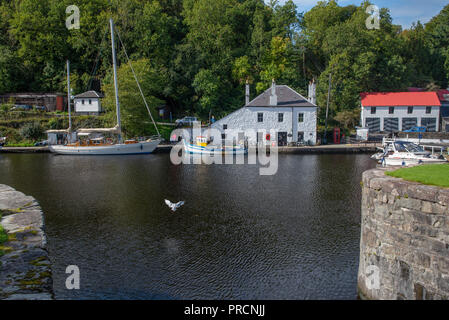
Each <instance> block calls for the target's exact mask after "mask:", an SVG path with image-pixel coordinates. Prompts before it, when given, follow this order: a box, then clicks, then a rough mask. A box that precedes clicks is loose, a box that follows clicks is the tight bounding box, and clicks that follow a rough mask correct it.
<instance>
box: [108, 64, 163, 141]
mask: <svg viewBox="0 0 449 320" xmlns="http://www.w3.org/2000/svg"><path fill="white" fill-rule="evenodd" d="M131 63H132V65H133V69H134V71H135V73H136V75H137V79H138V80H139V83H140V86H141V88H142V91H143V94H144V96H145V98H146V100H147V103H148V105H149V107H150V110H151V113H152V115H153V117H155V116H156V114H157V112H156V107H157V106H160V105H163V103H164V102H163V101H162V100H160V99H158V98H156V95H157V93H158V92H161V91H163V88H164V86H165V85H166V83H167V78H166V77H165V74H164V70H161V69H156V68H153V67H151V64H150V63H149V60H148V59H139V60H137V61H132V62H131ZM117 76H118V87H119V98H120V109H121V112H120V115H121V121H122V124H123V132H124V133H125V135H126V136H128V137H136V136H144V135H151V134H154V129H153V128H154V126H153V124H152V122H151V120H150V116H149V115H148V111H147V109H146V107H145V104H144V102H143V99H142V97H141V95H140V93H139V88H138V86H137V83H136V81H135V79H134V76H133V73H132V71H131V67H130V66H129V65H128V64H124V65H122V66H121V67H120V68H119V69H118V72H117ZM103 91H104V92H105V98H104V99H103V105H104V106H105V109H106V110H107V111H108V114H109V116H110V118H111V120H110V121H111V123H114V121H115V120H114V119H115V116H116V112H115V109H116V107H115V89H114V83H113V77H112V74H111V73H109V74H108V76H107V77H106V79H105V81H104V85H103Z"/></svg>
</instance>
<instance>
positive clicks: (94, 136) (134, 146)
mask: <svg viewBox="0 0 449 320" xmlns="http://www.w3.org/2000/svg"><path fill="white" fill-rule="evenodd" d="M109 24H110V28H111V46H112V60H113V61H112V62H113V63H112V64H113V70H114V87H115V104H116V114H117V125H116V126H115V127H114V128H97V129H79V130H78V131H77V132H76V135H77V141H76V142H75V143H70V142H71V141H69V142H68V143H67V144H65V145H50V146H49V149H50V151H51V152H53V153H57V154H62V155H129V154H148V153H152V152H153V151H154V150H155V149H156V148H157V146H158V145H159V143H160V142H161V141H162V139H161V138H160V135H159V136H158V137H156V138H153V139H151V138H150V139H148V140H145V141H137V140H127V141H123V138H122V128H121V120H120V103H119V97H118V80H117V58H116V52H115V40H114V22H113V21H112V19H110V20H109ZM125 54H126V51H125ZM68 67H69V65H68V66H67V68H68ZM67 73H68V74H69V70H68V72H67ZM69 79H70V78H69ZM69 79H68V85H69V89H68V92H69V94H70V80H69ZM135 79H136V81H137V77H136V78H135ZM137 85H138V87H139V89H140V85H139V83H138V81H137ZM141 95H142V98H143V99H144V102H145V106H146V107H147V109H148V113H149V114H150V117H151V120H152V121H153V124H154V126H155V128H156V131H157V133H158V134H159V130H158V128H157V125H156V123H155V121H154V119H153V117H152V115H151V112H150V109H149V107H148V104H147V103H146V100H145V97H144V95H143V93H142V91H141ZM69 101H70V97H69ZM69 118H70V102H69ZM67 132H68V133H70V132H71V122H70V127H69V129H68V130H67ZM102 134H111V135H116V136H117V142H114V141H113V140H112V139H106V138H104V137H103V136H101V135H102ZM98 135H100V136H98ZM83 136H84V137H87V139H86V140H82V139H81V137H83Z"/></svg>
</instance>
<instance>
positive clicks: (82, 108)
mask: <svg viewBox="0 0 449 320" xmlns="http://www.w3.org/2000/svg"><path fill="white" fill-rule="evenodd" d="M101 98H102V96H101V95H100V94H98V93H97V92H96V91H87V92H84V93H81V94H79V95H77V96H75V97H74V99H73V100H74V106H75V113H77V114H84V115H99V114H100V113H101V112H103V109H102V107H101Z"/></svg>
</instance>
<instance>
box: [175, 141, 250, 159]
mask: <svg viewBox="0 0 449 320" xmlns="http://www.w3.org/2000/svg"><path fill="white" fill-rule="evenodd" d="M182 143H183V147H184V151H185V152H186V153H190V154H208V155H226V154H246V153H248V150H247V149H246V148H244V147H240V146H235V147H234V146H214V145H208V143H207V139H206V138H205V137H197V138H196V144H191V143H187V142H186V141H185V140H182Z"/></svg>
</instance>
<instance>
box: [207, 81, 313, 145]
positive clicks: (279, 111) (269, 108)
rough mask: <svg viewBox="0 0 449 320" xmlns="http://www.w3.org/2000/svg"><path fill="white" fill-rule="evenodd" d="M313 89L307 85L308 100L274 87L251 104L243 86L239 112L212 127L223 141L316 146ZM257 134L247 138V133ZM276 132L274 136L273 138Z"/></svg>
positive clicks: (296, 93) (288, 89)
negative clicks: (243, 104)
mask: <svg viewBox="0 0 449 320" xmlns="http://www.w3.org/2000/svg"><path fill="white" fill-rule="evenodd" d="M315 92H316V85H315V83H314V82H313V83H310V85H309V98H308V99H307V98H305V97H303V96H302V95H301V94H299V93H298V92H296V91H295V90H293V89H292V88H290V87H289V86H287V85H277V84H276V83H275V81H274V80H273V82H272V85H271V88H269V89H267V90H266V91H265V92H263V93H262V94H261V95H259V96H258V97H256V98H255V99H254V100H252V101H250V87H249V83H247V84H246V103H245V106H244V107H242V108H241V109H239V110H237V111H235V112H233V113H231V114H229V115H227V116H226V117H224V118H222V119H220V120H218V121H216V122H215V123H214V124H212V128H214V129H217V130H219V131H220V132H221V133H222V139H224V140H231V139H233V140H234V141H236V142H238V143H241V142H242V141H248V143H252V144H255V143H264V144H270V145H271V144H277V145H279V146H285V145H287V144H288V143H292V142H299V143H305V144H311V145H315V144H316V141H317V132H316V131H317V109H318V107H317V105H316V104H315V103H316V94H315ZM249 131H252V132H256V133H257V134H256V135H255V136H254V135H251V136H248V135H247V132H249ZM273 132H275V133H276V134H274V135H273V134H272V133H273Z"/></svg>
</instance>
